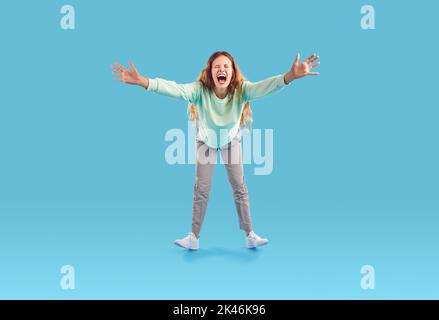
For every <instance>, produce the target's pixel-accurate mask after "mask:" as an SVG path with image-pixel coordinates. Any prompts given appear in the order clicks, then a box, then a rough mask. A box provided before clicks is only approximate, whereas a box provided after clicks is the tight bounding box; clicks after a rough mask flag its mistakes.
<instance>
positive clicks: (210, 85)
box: [189, 51, 253, 127]
mask: <svg viewBox="0 0 439 320" xmlns="http://www.w3.org/2000/svg"><path fill="white" fill-rule="evenodd" d="M219 56H226V57H227V58H229V60H230V61H231V62H232V68H233V75H232V79H231V80H230V84H229V86H228V87H227V93H228V94H230V95H232V96H233V94H234V93H235V90H238V93H239V94H240V95H242V82H243V81H244V80H246V78H245V77H244V75H243V74H242V73H241V70H240V69H239V67H238V64H237V63H236V61H235V59H233V57H232V55H231V54H230V53H228V52H226V51H216V52H214V53H213V54H212V55H211V56H210V58H209V60H208V61H207V63H206V66H205V67H204V69H203V70H201V73H200V75H199V76H198V80H199V81H201V83H202V84H203V86H204V87H205V88H207V89H209V90H213V89H214V87H215V82H214V81H213V78H212V63H213V61H214V60H215V59H216V58H217V57H219ZM189 113H190V119H191V121H195V120H197V119H198V111H197V108H196V107H195V105H194V104H191V105H190V106H189ZM252 122H253V117H252V109H251V108H250V102H249V101H247V102H246V104H245V106H244V109H243V111H242V114H241V120H240V124H241V126H242V127H246V126H247V124H249V125H251V124H252Z"/></svg>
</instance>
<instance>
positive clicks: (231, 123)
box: [113, 51, 320, 250]
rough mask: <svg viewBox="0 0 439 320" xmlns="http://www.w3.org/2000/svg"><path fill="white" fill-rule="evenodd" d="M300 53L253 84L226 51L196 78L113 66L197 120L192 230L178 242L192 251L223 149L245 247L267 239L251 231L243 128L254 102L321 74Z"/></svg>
mask: <svg viewBox="0 0 439 320" xmlns="http://www.w3.org/2000/svg"><path fill="white" fill-rule="evenodd" d="M299 59H300V55H299V54H297V56H296V59H295V61H294V63H293V65H292V67H291V69H290V70H289V71H288V72H287V73H285V74H279V75H277V76H273V77H270V78H268V79H265V80H262V81H259V82H255V83H252V82H249V81H247V80H246V79H245V78H244V76H243V75H242V74H241V72H240V70H239V67H238V65H237V63H236V62H235V60H234V59H233V57H232V56H231V55H230V54H229V53H228V52H225V51H218V52H215V53H213V54H212V55H211V56H210V58H209V60H208V61H207V64H206V67H205V68H204V69H203V70H202V71H201V74H200V76H199V77H198V80H197V81H194V82H192V83H187V84H177V83H175V82H174V81H168V80H164V79H161V78H155V79H150V78H146V77H143V76H141V75H140V74H139V72H138V71H137V69H136V67H135V66H134V64H133V63H132V62H129V64H130V66H131V70H128V69H126V68H125V67H123V66H122V65H120V64H117V65H114V66H113V69H114V70H113V73H114V74H115V75H117V76H118V78H116V80H118V81H121V82H124V83H128V84H135V85H139V86H142V87H144V88H145V89H146V90H147V91H151V92H156V93H159V94H163V95H167V96H171V97H175V98H180V99H184V100H186V101H188V103H189V108H188V110H189V113H190V116H191V119H192V120H193V121H196V124H197V135H196V146H197V148H196V150H197V152H196V165H195V169H196V170H195V171H196V175H195V185H194V196H193V212H192V232H190V233H189V234H188V236H186V237H185V238H183V239H178V240H175V244H176V245H178V246H181V247H183V248H186V249H190V250H197V249H198V248H199V237H200V230H201V225H202V223H203V220H204V215H205V213H206V208H207V202H208V198H209V192H210V186H211V181H212V172H213V168H214V166H215V163H216V159H217V152H218V151H220V153H221V157H222V159H223V162H224V165H225V167H226V169H227V175H228V179H229V182H230V184H231V186H232V189H233V195H234V199H235V206H236V210H237V212H238V218H239V225H240V228H241V229H242V230H244V231H245V232H246V247H247V248H256V247H259V246H262V245H265V244H267V243H268V240H267V239H264V238H261V237H260V236H258V235H257V234H256V233H255V232H254V231H253V226H252V223H251V218H250V204H249V196H248V190H247V186H246V183H245V179H244V174H243V165H242V149H241V131H240V127H241V126H242V127H244V126H246V124H247V123H251V122H252V112H251V109H250V103H249V101H250V100H253V99H256V98H259V97H263V96H265V95H267V94H269V93H272V92H274V91H276V90H279V89H281V88H283V87H285V86H286V85H288V84H289V83H291V82H292V81H293V80H295V79H299V78H301V77H304V76H307V75H317V74H318V72H312V71H310V70H311V69H313V68H314V67H316V66H317V65H319V64H320V62H316V60H317V59H318V56H317V55H315V54H313V55H312V56H310V57H309V58H308V59H306V60H304V61H303V62H299Z"/></svg>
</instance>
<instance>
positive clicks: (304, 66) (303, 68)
mask: <svg viewBox="0 0 439 320" xmlns="http://www.w3.org/2000/svg"><path fill="white" fill-rule="evenodd" d="M318 58H319V56H318V55H316V54H315V53H314V54H313V55H311V56H310V57H309V58H307V59H305V60H303V61H302V62H300V63H299V60H300V54H299V53H298V54H297V56H296V60H294V63H293V65H292V67H291V70H290V71H289V72H288V73H289V77H288V78H289V79H288V80H290V81H288V82H291V81H293V80H295V79H299V78H302V77H304V76H307V75H314V76H315V75H318V74H319V73H318V72H313V71H310V70H311V69H313V68H315V67H317V66H318V65H319V64H320V62H316V63H314V62H315V61H317V59H318ZM313 63H314V64H313Z"/></svg>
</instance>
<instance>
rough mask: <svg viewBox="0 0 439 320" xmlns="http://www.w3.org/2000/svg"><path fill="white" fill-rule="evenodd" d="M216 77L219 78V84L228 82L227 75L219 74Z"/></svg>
mask: <svg viewBox="0 0 439 320" xmlns="http://www.w3.org/2000/svg"><path fill="white" fill-rule="evenodd" d="M216 78H217V80H218V83H219V84H224V83H226V80H227V77H226V76H225V75H219V76H217V77H216Z"/></svg>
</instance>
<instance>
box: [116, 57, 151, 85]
mask: <svg viewBox="0 0 439 320" xmlns="http://www.w3.org/2000/svg"><path fill="white" fill-rule="evenodd" d="M128 63H129V64H130V66H131V70H128V69H126V68H125V67H124V66H123V65H121V64H120V63H118V64H116V65H113V66H112V67H113V74H115V75H116V76H118V78H116V80H117V81H120V82H124V83H128V84H137V85H140V86H142V87H144V88H145V89H146V88H147V87H148V84H149V81H148V78H145V77H142V76H141V75H140V74H139V72H138V71H137V69H136V67H135V66H134V64H133V63H132V62H131V61H128Z"/></svg>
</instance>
